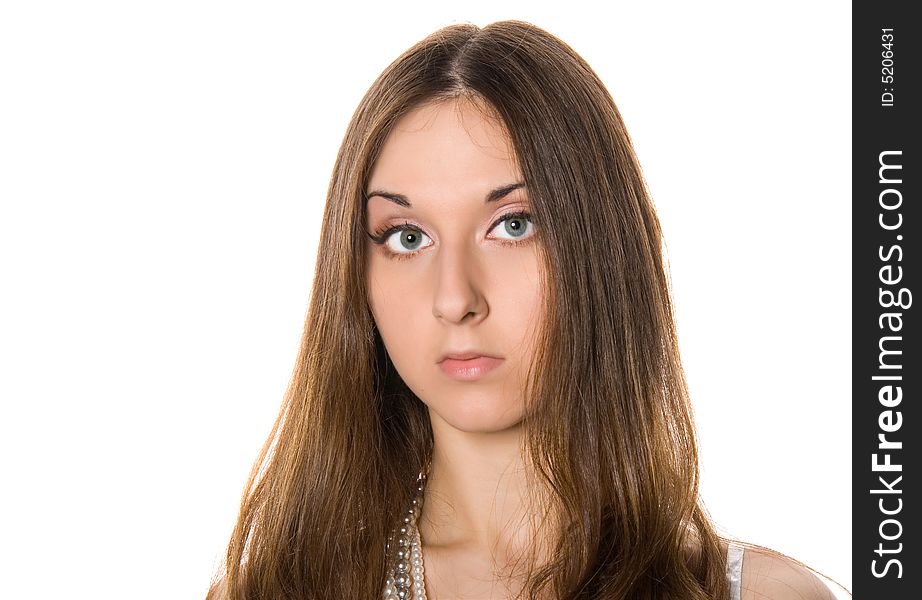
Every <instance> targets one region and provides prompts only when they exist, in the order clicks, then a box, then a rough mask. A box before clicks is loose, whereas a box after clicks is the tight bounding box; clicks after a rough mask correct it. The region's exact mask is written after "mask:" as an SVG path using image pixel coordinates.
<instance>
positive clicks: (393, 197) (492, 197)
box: [365, 181, 525, 208]
mask: <svg viewBox="0 0 922 600" xmlns="http://www.w3.org/2000/svg"><path fill="white" fill-rule="evenodd" d="M524 187H525V182H524V181H520V182H518V183H510V184H508V185H503V186H500V187H498V188H496V189H493V190H490V193H488V194H487V196H486V198H484V203H490V202H496V201H497V200H499V199H501V198H505V197H506V196H508V195H509V194H510V193H512V192H513V191H514V190H517V189H519V188H524ZM372 196H381V197H382V198H385V199H387V200H390V201H391V202H393V203H394V204H399V205H400V206H405V207H407V208H410V207H411V206H413V205H412V204H411V203H410V200H409V199H408V198H407V197H406V196H404V195H403V194H395V193H394V192H388V191H386V190H372V191H370V192H368V193H367V194H365V201H366V202H367V201H368V199H369V198H371V197H372Z"/></svg>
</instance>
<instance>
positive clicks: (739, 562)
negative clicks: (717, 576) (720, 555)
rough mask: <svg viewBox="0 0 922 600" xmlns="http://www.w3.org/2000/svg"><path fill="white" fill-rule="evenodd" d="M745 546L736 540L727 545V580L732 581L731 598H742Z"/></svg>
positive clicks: (733, 599) (732, 599) (736, 599)
mask: <svg viewBox="0 0 922 600" xmlns="http://www.w3.org/2000/svg"><path fill="white" fill-rule="evenodd" d="M743 550H744V547H743V546H742V545H740V544H737V543H736V542H733V541H731V542H729V543H728V545H727V581H729V582H730V600H740V594H741V593H742V592H741V584H742V576H743Z"/></svg>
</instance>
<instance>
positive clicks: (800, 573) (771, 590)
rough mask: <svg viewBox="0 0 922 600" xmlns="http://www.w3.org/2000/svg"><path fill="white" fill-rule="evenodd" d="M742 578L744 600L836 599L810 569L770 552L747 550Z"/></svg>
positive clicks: (754, 549)
mask: <svg viewBox="0 0 922 600" xmlns="http://www.w3.org/2000/svg"><path fill="white" fill-rule="evenodd" d="M740 579H741V585H740V587H741V596H742V600H835V595H834V594H833V593H832V591H831V590H830V589H829V587H827V586H826V584H825V583H823V580H821V579H820V578H819V577H817V576H816V575H814V574H813V573H812V572H811V571H810V570H809V569H808V568H806V567H804V566H803V565H801V564H799V563H798V562H797V561H795V560H793V559H791V558H788V557H786V556H784V555H781V554H776V553H773V552H771V551H770V550H767V549H766V550H763V549H760V548H750V547H748V546H747V547H746V549H745V552H744V554H743V572H742V576H741V577H740Z"/></svg>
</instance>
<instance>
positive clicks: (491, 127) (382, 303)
mask: <svg viewBox="0 0 922 600" xmlns="http://www.w3.org/2000/svg"><path fill="white" fill-rule="evenodd" d="M365 191H366V196H367V198H368V200H367V215H368V219H367V227H368V233H369V234H371V235H373V236H376V239H374V240H373V241H372V240H370V243H369V245H368V249H369V251H368V253H367V256H368V262H367V265H366V268H367V270H366V274H367V284H368V304H369V307H370V308H371V312H372V314H373V316H374V320H375V323H376V325H377V327H378V330H379V331H380V333H381V338H382V339H383V341H384V345H385V347H386V348H387V352H388V354H389V355H390V358H391V361H392V362H393V363H394V365H395V366H396V368H397V371H398V372H399V373H400V376H401V377H402V378H403V380H404V382H406V384H407V385H408V386H409V388H410V389H411V390H413V392H414V393H415V394H416V395H417V396H418V397H419V398H420V399H421V400H422V401H423V402H424V403H426V405H427V406H428V408H429V414H430V417H431V419H432V423H433V427H434V428H437V427H442V426H444V425H448V426H450V427H453V428H455V429H458V430H462V431H467V432H490V431H501V430H504V429H508V428H510V427H512V426H514V425H517V424H518V423H519V422H520V421H521V419H522V416H523V410H524V394H523V388H524V383H525V371H526V369H527V367H528V365H529V364H530V361H531V360H532V355H533V344H532V342H533V336H534V332H535V328H536V327H537V326H538V325H539V324H540V319H541V315H540V314H539V306H540V303H541V301H542V293H541V292H542V290H541V287H540V285H541V280H540V271H539V261H538V253H537V238H536V237H535V233H536V229H535V225H534V224H533V223H532V222H531V221H530V220H529V219H530V217H529V216H528V215H527V214H525V215H522V214H520V213H522V212H525V213H527V212H528V211H529V205H528V197H527V191H526V189H525V187H524V184H523V180H522V174H521V172H520V170H519V167H518V165H517V164H516V161H515V160H514V158H513V154H512V150H511V146H510V143H509V140H508V137H507V136H506V134H505V132H504V130H503V128H502V126H501V125H500V124H499V123H498V122H497V121H495V120H493V119H492V118H485V117H484V116H483V115H482V114H481V112H480V110H479V109H478V108H476V107H475V106H474V105H472V104H470V103H469V101H463V100H459V101H443V102H440V103H437V104H430V105H426V106H423V107H420V108H417V109H416V110H414V111H413V112H411V113H409V114H407V115H406V116H405V117H403V119H401V120H400V121H399V122H398V123H397V125H396V127H395V128H394V130H393V131H392V132H391V134H390V137H389V138H388V139H387V141H386V142H385V145H384V147H383V148H382V152H381V154H380V156H379V158H378V160H377V162H376V163H375V165H374V168H373V170H372V173H371V176H370V179H369V182H368V187H367V189H366V190H365ZM510 215H514V216H510ZM392 228H393V229H392ZM460 353H473V354H475V355H478V354H479V355H483V356H484V358H475V359H471V360H452V359H449V360H446V361H444V362H440V361H442V359H443V357H444V356H445V355H446V354H460ZM487 357H492V358H487Z"/></svg>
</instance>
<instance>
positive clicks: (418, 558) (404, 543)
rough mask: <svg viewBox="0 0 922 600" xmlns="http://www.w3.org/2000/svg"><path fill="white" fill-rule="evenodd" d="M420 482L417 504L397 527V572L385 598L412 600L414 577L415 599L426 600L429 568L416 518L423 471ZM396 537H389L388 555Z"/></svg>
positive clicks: (395, 566)
mask: <svg viewBox="0 0 922 600" xmlns="http://www.w3.org/2000/svg"><path fill="white" fill-rule="evenodd" d="M416 483H417V485H416V492H417V493H416V498H414V499H413V505H412V506H411V507H410V509H409V510H408V511H407V513H406V515H405V516H404V517H403V523H401V525H400V527H399V528H398V530H397V540H396V546H397V554H396V564H395V565H394V569H393V571H391V572H390V573H389V574H388V577H387V582H386V583H385V585H384V600H409V599H410V585H411V578H412V586H413V600H426V583H425V581H426V580H425V570H424V569H423V545H422V542H421V541H420V539H419V528H418V527H417V525H416V521H417V519H418V517H419V511H420V510H421V509H422V504H423V502H422V500H423V487H424V485H425V483H426V477H425V475H423V474H422V473H420V474H419V478H418V479H417V482H416ZM393 542H394V536H393V535H391V536H388V538H387V556H388V557H390V556H391V547H392V545H393Z"/></svg>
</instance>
